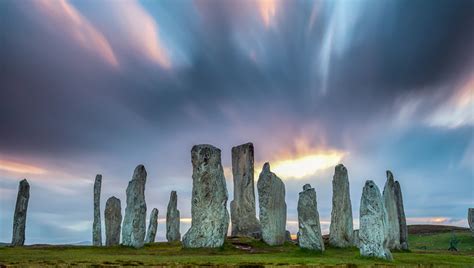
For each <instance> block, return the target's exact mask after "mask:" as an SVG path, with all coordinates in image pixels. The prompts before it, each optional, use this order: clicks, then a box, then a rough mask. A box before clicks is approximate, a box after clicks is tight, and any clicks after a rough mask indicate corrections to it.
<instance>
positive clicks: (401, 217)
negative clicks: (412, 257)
mask: <svg viewBox="0 0 474 268" xmlns="http://www.w3.org/2000/svg"><path fill="white" fill-rule="evenodd" d="M395 199H396V201H397V212H398V223H399V226H400V248H401V249H403V250H408V228H407V220H406V217H405V208H404V207H403V195H402V189H401V187H400V183H399V182H398V181H395Z"/></svg>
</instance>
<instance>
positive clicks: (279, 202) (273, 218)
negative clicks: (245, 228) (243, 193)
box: [257, 163, 286, 246]
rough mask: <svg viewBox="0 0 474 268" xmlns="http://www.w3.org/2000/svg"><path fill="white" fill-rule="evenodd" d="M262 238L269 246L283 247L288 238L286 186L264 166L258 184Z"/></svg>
mask: <svg viewBox="0 0 474 268" xmlns="http://www.w3.org/2000/svg"><path fill="white" fill-rule="evenodd" d="M257 189H258V201H259V205H260V224H261V226H262V238H263V241H264V242H265V243H267V244H268V245H271V246H274V245H282V244H283V243H285V240H286V239H285V237H286V202H285V184H284V183H283V181H282V180H281V179H280V178H278V176H277V175H275V173H273V172H271V171H270V164H268V163H265V164H264V165H263V169H262V172H261V173H260V176H259V177H258V182H257Z"/></svg>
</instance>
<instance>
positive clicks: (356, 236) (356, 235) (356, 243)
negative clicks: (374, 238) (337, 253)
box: [352, 230, 360, 248]
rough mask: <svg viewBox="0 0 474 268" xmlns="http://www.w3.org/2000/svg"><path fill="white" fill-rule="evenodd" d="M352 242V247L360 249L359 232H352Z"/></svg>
mask: <svg viewBox="0 0 474 268" xmlns="http://www.w3.org/2000/svg"><path fill="white" fill-rule="evenodd" d="M352 240H353V242H354V247H357V248H359V247H360V241H359V230H354V232H353V235H352Z"/></svg>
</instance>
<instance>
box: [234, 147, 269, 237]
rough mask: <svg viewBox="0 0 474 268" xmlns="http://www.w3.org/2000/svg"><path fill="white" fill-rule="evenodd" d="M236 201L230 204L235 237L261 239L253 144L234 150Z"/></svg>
mask: <svg viewBox="0 0 474 268" xmlns="http://www.w3.org/2000/svg"><path fill="white" fill-rule="evenodd" d="M232 175H233V177H234V200H232V202H230V216H231V220H232V235H233V236H250V237H255V238H260V237H261V235H262V230H261V227H260V222H259V221H258V219H257V212H256V209H255V190H254V149H253V144H252V143H246V144H242V145H239V146H235V147H233V148H232Z"/></svg>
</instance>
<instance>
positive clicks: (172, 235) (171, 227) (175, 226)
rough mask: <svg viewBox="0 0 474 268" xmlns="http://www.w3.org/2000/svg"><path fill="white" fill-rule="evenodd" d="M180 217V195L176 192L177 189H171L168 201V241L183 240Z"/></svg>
mask: <svg viewBox="0 0 474 268" xmlns="http://www.w3.org/2000/svg"><path fill="white" fill-rule="evenodd" d="M179 219H180V216H179V210H178V195H177V194H176V191H171V194H170V201H169V202H168V211H167V212H166V239H167V240H168V242H174V241H179V240H181V233H180V232H179Z"/></svg>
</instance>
